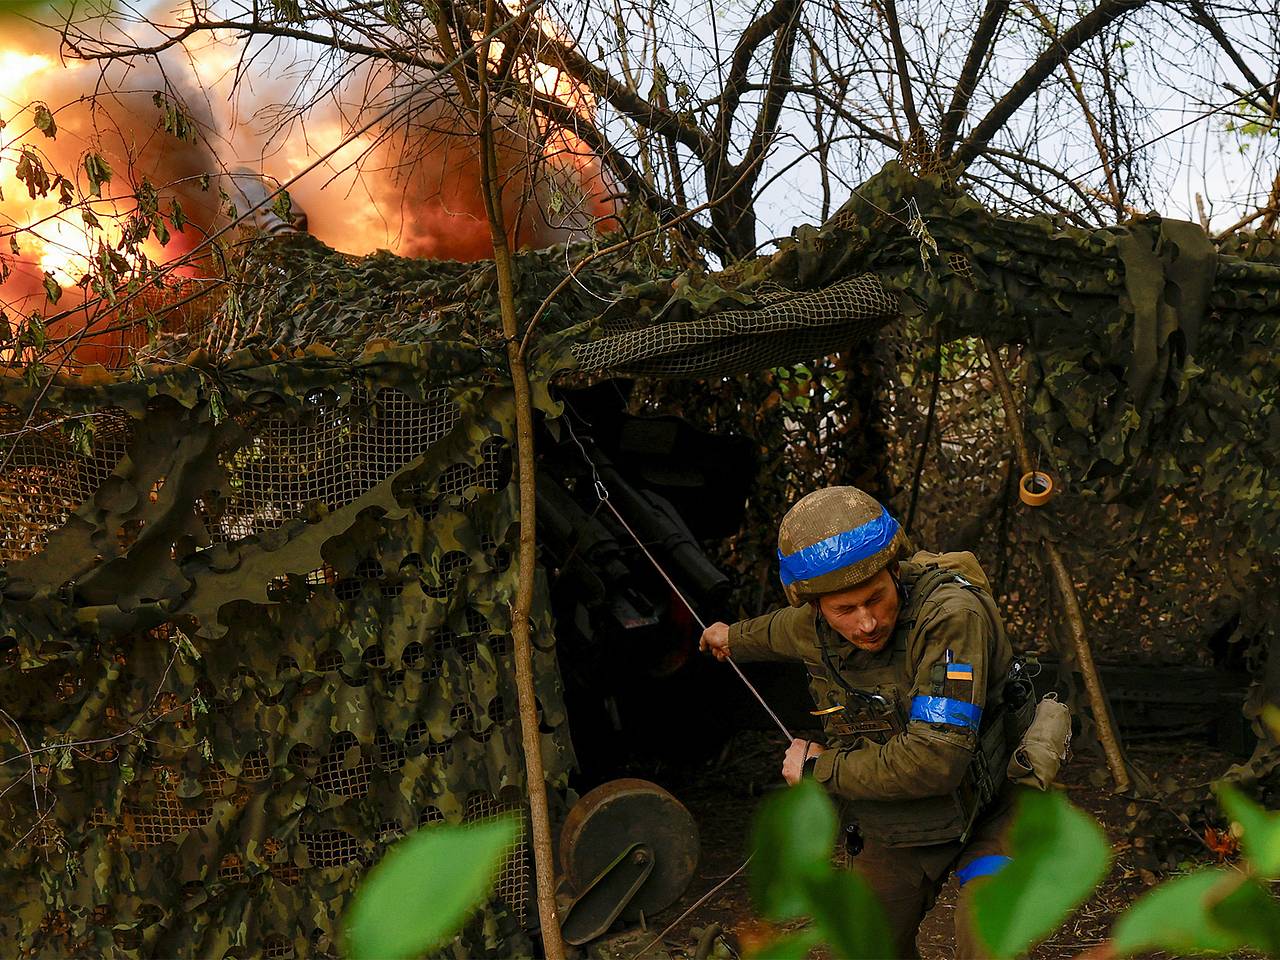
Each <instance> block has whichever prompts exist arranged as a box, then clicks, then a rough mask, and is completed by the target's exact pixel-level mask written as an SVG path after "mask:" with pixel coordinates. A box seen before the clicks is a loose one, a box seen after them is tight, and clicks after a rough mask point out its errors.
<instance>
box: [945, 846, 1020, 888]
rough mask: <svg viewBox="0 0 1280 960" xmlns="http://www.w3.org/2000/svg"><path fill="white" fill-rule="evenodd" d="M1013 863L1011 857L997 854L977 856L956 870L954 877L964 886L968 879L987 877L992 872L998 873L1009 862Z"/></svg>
mask: <svg viewBox="0 0 1280 960" xmlns="http://www.w3.org/2000/svg"><path fill="white" fill-rule="evenodd" d="M1011 863H1013V858H1012V857H1002V856H1000V855H999V854H994V853H993V854H991V855H989V856H985V857H978V858H976V859H974V860H970V861H969V862H968V863H966V864H965V865H964V866H963V867H961V868H960V869H959V870H957V871H956V879H957V880H959V881H960V886H962V887H963V886H964V885H965V884H966V883H968V882H969V881H970V880H976V879H977V878H978V877H989V876H991V875H992V874H993V873H999V872H1000V871H1001V870H1003V869H1004V868H1005V867H1007V866H1008V865H1009V864H1011Z"/></svg>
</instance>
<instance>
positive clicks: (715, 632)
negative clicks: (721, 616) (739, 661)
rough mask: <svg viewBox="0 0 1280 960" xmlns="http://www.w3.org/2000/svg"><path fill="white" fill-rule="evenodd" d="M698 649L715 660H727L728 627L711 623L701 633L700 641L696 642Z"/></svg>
mask: <svg viewBox="0 0 1280 960" xmlns="http://www.w3.org/2000/svg"><path fill="white" fill-rule="evenodd" d="M698 649H699V650H701V651H703V652H704V653H709V654H711V655H712V656H713V657H715V658H716V659H717V660H728V659H729V625H728V624H727V623H719V622H716V623H713V624H711V626H709V627H707V629H705V630H703V631H702V639H701V640H699V641H698Z"/></svg>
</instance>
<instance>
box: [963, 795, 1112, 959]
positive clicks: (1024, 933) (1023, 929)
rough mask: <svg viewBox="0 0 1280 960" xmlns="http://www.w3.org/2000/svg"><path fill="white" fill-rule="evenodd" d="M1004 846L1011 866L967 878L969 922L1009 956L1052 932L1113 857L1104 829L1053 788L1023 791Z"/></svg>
mask: <svg viewBox="0 0 1280 960" xmlns="http://www.w3.org/2000/svg"><path fill="white" fill-rule="evenodd" d="M1010 845H1011V847H1012V849H1011V856H1012V858H1013V862H1012V863H1010V864H1008V866H1006V867H1005V868H1004V869H1003V870H1001V871H1000V872H999V873H997V874H995V875H994V876H992V877H990V878H984V879H978V880H974V881H972V882H973V883H974V884H975V885H976V886H975V889H974V891H973V910H974V923H975V925H976V927H977V932H978V934H979V936H980V937H981V938H982V940H983V941H985V942H986V945H987V946H988V948H989V949H990V950H991V955H992V956H996V957H1012V956H1015V955H1016V954H1019V953H1022V952H1023V951H1024V950H1026V949H1027V948H1028V947H1030V946H1032V945H1033V944H1035V943H1038V942H1039V941H1040V940H1043V939H1044V938H1045V937H1046V936H1048V935H1049V934H1050V933H1052V932H1053V931H1054V930H1055V929H1056V928H1057V926H1058V925H1059V924H1060V923H1061V922H1062V921H1063V919H1064V918H1065V917H1066V916H1067V914H1069V913H1070V912H1071V911H1072V910H1073V909H1074V908H1075V907H1076V905H1077V904H1079V903H1080V902H1081V901H1082V900H1084V898H1085V897H1087V896H1088V895H1089V893H1090V892H1091V891H1092V890H1093V888H1094V887H1095V886H1097V884H1098V881H1099V880H1101V879H1102V878H1103V877H1104V876H1105V875H1106V872H1107V866H1108V865H1109V864H1110V862H1111V847H1110V845H1109V844H1108V843H1107V838H1106V836H1105V835H1104V834H1103V832H1102V828H1101V827H1099V826H1098V824H1097V822H1096V821H1095V820H1094V819H1093V818H1092V817H1090V816H1089V815H1088V814H1087V813H1084V812H1083V811H1081V810H1077V809H1076V808H1075V807H1073V806H1072V805H1071V803H1070V802H1069V801H1068V800H1067V798H1066V796H1065V795H1063V794H1062V793H1059V792H1057V791H1049V792H1047V793H1038V792H1029V793H1026V794H1024V795H1023V797H1022V799H1021V801H1020V802H1019V805H1018V814H1017V818H1016V819H1015V821H1014V824H1013V828H1012V831H1011V833H1010Z"/></svg>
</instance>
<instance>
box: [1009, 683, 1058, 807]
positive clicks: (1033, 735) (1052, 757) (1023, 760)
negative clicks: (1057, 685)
mask: <svg viewBox="0 0 1280 960" xmlns="http://www.w3.org/2000/svg"><path fill="white" fill-rule="evenodd" d="M1070 749H1071V711H1070V710H1069V709H1067V705H1066V704H1065V703H1061V702H1060V701H1059V700H1058V695H1057V694H1056V693H1049V694H1046V695H1045V698H1044V699H1043V700H1041V701H1040V702H1039V703H1038V704H1037V705H1036V715H1035V719H1034V720H1032V721H1031V726H1030V727H1029V728H1028V729H1027V732H1026V733H1025V734H1023V736H1022V739H1021V741H1020V742H1019V743H1018V746H1017V748H1016V749H1015V750H1014V751H1013V756H1011V757H1010V758H1009V766H1008V770H1007V773H1008V777H1009V779H1010V780H1012V781H1013V782H1014V783H1020V784H1023V785H1024V786H1028V787H1035V788H1037V789H1039V790H1048V789H1049V787H1051V786H1053V782H1054V781H1055V780H1056V779H1057V777H1058V770H1059V769H1060V768H1061V767H1062V764H1063V762H1064V761H1065V760H1066V759H1067V751H1068V750H1070Z"/></svg>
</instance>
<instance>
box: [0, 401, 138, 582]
mask: <svg viewBox="0 0 1280 960" xmlns="http://www.w3.org/2000/svg"><path fill="white" fill-rule="evenodd" d="M132 428H133V423H132V421H131V420H130V418H129V416H128V414H126V413H125V412H124V411H123V410H118V409H115V410H103V411H100V412H98V413H94V414H90V415H87V416H86V415H77V416H70V417H68V416H58V415H54V414H47V413H43V412H42V413H38V414H36V415H35V416H34V417H32V418H31V422H30V423H28V422H27V418H26V417H24V416H23V415H22V413H21V412H20V411H19V410H17V409H15V408H14V407H12V406H8V405H0V437H3V442H0V458H3V459H6V460H7V463H8V465H7V466H6V467H5V469H4V471H3V474H2V475H0V477H2V479H0V565H5V566H7V565H9V564H11V563H13V562H14V561H16V560H21V559H22V558H24V557H28V556H31V555H32V554H34V553H38V552H39V551H41V550H43V549H44V547H45V545H46V544H47V543H48V542H49V531H50V530H53V529H55V528H56V527H60V526H62V524H64V523H66V521H67V518H68V517H69V516H70V515H71V513H72V511H74V510H75V509H76V508H77V507H78V506H80V504H82V503H84V502H85V501H86V500H88V499H89V498H90V497H91V496H93V494H94V493H96V492H97V490H98V488H99V487H100V486H101V485H102V482H103V481H104V480H106V479H107V477H109V476H111V474H112V472H113V471H114V470H115V468H116V465H117V464H118V463H119V462H120V458H121V457H123V456H124V453H125V450H126V449H127V448H128V445H129V439H130V437H131V436H132ZM86 446H87V447H88V449H85V448H86Z"/></svg>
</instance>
